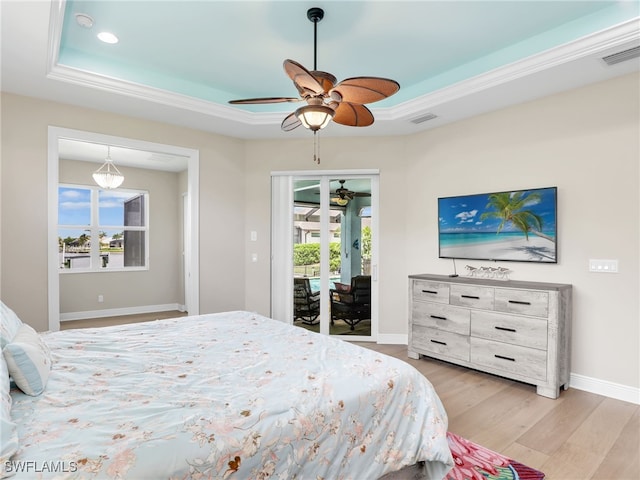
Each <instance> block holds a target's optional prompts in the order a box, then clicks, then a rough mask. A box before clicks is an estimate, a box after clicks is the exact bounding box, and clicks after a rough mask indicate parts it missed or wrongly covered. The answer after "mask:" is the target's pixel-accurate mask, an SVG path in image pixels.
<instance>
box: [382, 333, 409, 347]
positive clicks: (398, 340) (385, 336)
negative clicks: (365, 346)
mask: <svg viewBox="0 0 640 480" xmlns="http://www.w3.org/2000/svg"><path fill="white" fill-rule="evenodd" d="M376 343H383V344H385V345H408V344H409V336H408V335H406V334H401V333H379V334H378V337H377V340H376Z"/></svg>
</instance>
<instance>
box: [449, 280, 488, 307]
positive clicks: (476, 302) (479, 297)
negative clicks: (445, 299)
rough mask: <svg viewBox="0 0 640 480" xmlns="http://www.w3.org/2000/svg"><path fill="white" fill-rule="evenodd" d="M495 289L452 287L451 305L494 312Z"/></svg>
mask: <svg viewBox="0 0 640 480" xmlns="http://www.w3.org/2000/svg"><path fill="white" fill-rule="evenodd" d="M493 290H494V289H493V288H492V287H478V286H476V285H451V293H450V294H449V298H450V302H449V303H451V305H459V306H461V307H470V308H481V309H483V310H493Z"/></svg>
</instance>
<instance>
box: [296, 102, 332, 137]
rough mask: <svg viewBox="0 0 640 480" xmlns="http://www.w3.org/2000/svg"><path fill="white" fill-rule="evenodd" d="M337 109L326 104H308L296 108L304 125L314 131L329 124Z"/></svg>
mask: <svg viewBox="0 0 640 480" xmlns="http://www.w3.org/2000/svg"><path fill="white" fill-rule="evenodd" d="M334 114H335V111H334V110H333V109H332V108H330V107H327V106H326V105H306V106H304V107H300V108H299V109H297V110H296V117H298V119H299V120H300V122H302V126H303V127H305V128H308V129H309V130H312V131H314V132H316V131H318V130H320V129H322V128H324V127H326V126H327V125H329V122H330V121H331V119H332V118H333V115H334Z"/></svg>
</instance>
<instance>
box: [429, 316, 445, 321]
mask: <svg viewBox="0 0 640 480" xmlns="http://www.w3.org/2000/svg"><path fill="white" fill-rule="evenodd" d="M429 316H430V317H431V318H435V319H436V320H446V319H447V317H439V316H438V315H429Z"/></svg>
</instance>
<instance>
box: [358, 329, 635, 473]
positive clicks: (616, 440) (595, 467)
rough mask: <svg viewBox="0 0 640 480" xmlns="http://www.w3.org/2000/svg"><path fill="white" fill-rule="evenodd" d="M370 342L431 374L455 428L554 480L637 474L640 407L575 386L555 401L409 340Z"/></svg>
mask: <svg viewBox="0 0 640 480" xmlns="http://www.w3.org/2000/svg"><path fill="white" fill-rule="evenodd" d="M358 344H359V345H362V346H364V347H368V348H371V349H373V350H377V351H379V352H382V353H385V354H387V355H390V356H393V357H397V358H400V359H402V360H404V361H406V362H407V363H409V364H411V365H413V366H414V367H416V368H417V369H418V370H419V371H420V372H421V373H422V374H423V375H424V376H425V377H427V378H428V379H429V380H430V381H431V383H432V384H433V386H434V387H435V389H436V392H437V393H438V396H439V397H440V399H441V400H442V403H443V404H444V406H445V409H446V411H447V414H448V416H449V430H450V431H451V432H454V433H457V434H458V435H461V436H463V437H465V438H468V439H469V440H472V441H474V442H477V443H479V444H481V445H484V446H485V447H487V448H489V449H491V450H494V451H496V452H499V453H502V454H504V455H506V456H508V457H510V458H513V459H514V460H517V461H519V462H521V463H524V464H526V465H529V466H530V467H533V468H536V469H538V470H541V471H542V472H544V473H545V474H546V479H547V480H574V479H575V480H589V479H593V480H596V479H597V480H622V479H625V480H626V479H629V480H632V479H633V480H638V479H639V478H640V460H639V458H640V406H638V405H635V404H632V403H627V402H622V401H619V400H613V399H611V398H607V397H603V396H600V395H594V394H592V393H587V392H583V391H580V390H575V389H572V388H569V390H566V391H563V392H561V394H560V397H559V398H558V399H556V400H551V399H549V398H545V397H541V396H539V395H536V393H535V392H536V389H535V387H534V386H531V385H525V384H522V383H519V382H515V381H513V380H507V379H504V378H500V377H496V376H493V375H489V374H485V373H482V372H476V371H473V370H469V369H466V368H464V367H459V366H456V365H452V364H448V363H445V362H440V361H438V360H433V359H426V358H423V359H420V360H412V359H410V358H408V357H407V347H406V346H405V345H375V344H366V343H359V342H358Z"/></svg>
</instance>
